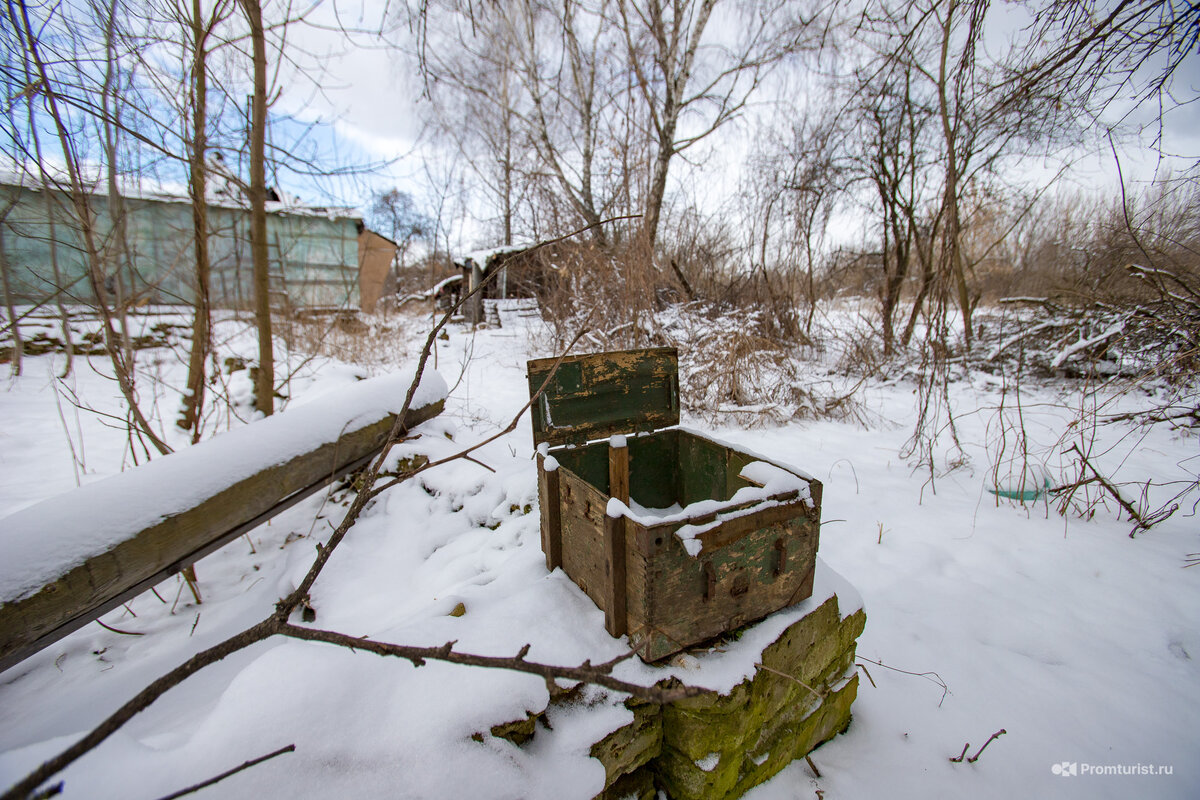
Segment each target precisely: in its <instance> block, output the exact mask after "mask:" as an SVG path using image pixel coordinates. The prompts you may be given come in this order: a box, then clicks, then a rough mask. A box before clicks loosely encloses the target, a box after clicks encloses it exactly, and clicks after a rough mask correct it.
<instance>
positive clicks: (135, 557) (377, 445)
mask: <svg viewBox="0 0 1200 800" xmlns="http://www.w3.org/2000/svg"><path fill="white" fill-rule="evenodd" d="M442 407H443V401H440V400H439V401H437V402H435V403H432V404H430V405H427V406H424V407H422V408H417V409H411V410H410V411H409V412H408V414H407V415H406V416H405V421H404V423H405V426H406V427H409V428H411V427H413V426H415V425H418V424H419V423H421V422H424V421H425V420H428V419H432V418H433V417H435V416H436V415H438V414H439V413H441V411H442ZM394 421H395V415H394V414H393V415H385V416H384V417H383V418H381V419H374V420H367V421H364V423H363V424H362V426H361V427H359V428H357V429H355V430H347V431H346V432H345V433H344V434H343V435H342V436H341V437H340V438H339V439H338V440H337V441H334V442H326V443H324V444H322V445H320V446H319V447H317V448H316V449H315V450H312V451H310V452H307V453H303V454H300V455H297V456H296V457H294V458H292V459H290V460H288V461H286V462H284V463H281V464H276V465H274V466H271V467H268V468H266V469H264V470H262V471H260V472H258V473H257V474H255V475H253V476H251V477H249V478H247V479H246V480H243V481H240V482H239V483H236V484H234V485H233V486H230V487H228V488H226V489H224V490H222V491H219V492H217V493H216V494H215V495H213V496H210V497H208V498H206V499H204V500H203V501H201V502H200V503H198V504H196V505H194V506H193V507H191V508H189V509H186V510H184V511H182V512H180V513H178V514H175V515H172V516H169V517H166V518H164V519H162V520H160V521H159V522H157V523H156V524H154V525H151V526H150V527H147V528H145V529H143V530H140V531H136V532H134V533H133V535H131V536H130V537H129V538H128V539H126V540H124V541H121V542H119V543H118V544H116V545H115V546H114V547H112V549H110V550H108V551H107V552H103V553H100V554H98V555H96V556H93V557H92V558H90V559H88V560H87V561H86V562H84V563H83V564H80V565H79V566H76V567H74V568H72V569H70V570H68V571H67V572H66V573H65V574H63V575H61V576H60V577H59V578H58V579H57V580H54V581H52V582H51V583H48V584H46V585H45V586H43V587H42V588H41V589H40V590H39V591H38V592H36V593H35V594H32V595H30V596H28V597H25V598H22V599H19V600H16V601H13V602H8V603H5V604H4V605H0V670H3V669H7V668H8V667H10V666H12V665H13V664H16V663H18V662H20V661H21V660H23V659H25V658H27V657H28V656H30V655H32V654H33V653H36V652H37V651H38V650H41V649H42V648H44V647H47V646H48V645H50V644H52V643H53V642H55V641H57V640H58V639H61V638H62V637H63V636H66V635H67V634H68V633H71V632H72V631H74V630H76V629H78V628H80V627H82V626H84V625H86V624H87V623H88V622H91V621H92V620H94V619H96V618H97V617H99V616H101V615H102V614H104V613H106V612H108V611H110V610H112V609H113V608H116V607H117V606H119V605H120V604H121V603H123V602H126V601H128V600H129V599H131V598H132V597H135V596H136V595H138V594H140V593H141V592H143V591H145V590H146V589H148V588H150V587H151V586H153V585H155V584H156V583H159V582H161V581H163V580H165V579H166V578H168V577H170V576H171V575H173V574H175V573H176V572H179V571H180V570H181V569H183V568H184V567H186V566H188V565H190V564H193V563H195V562H196V561H197V560H198V559H200V558H203V557H204V556H206V555H208V554H209V553H211V552H212V551H214V550H216V549H217V548H219V547H221V546H222V545H224V544H226V543H228V542H229V541H232V540H233V539H235V538H237V537H238V536H241V535H242V534H243V533H245V532H246V531H248V530H250V529H251V528H253V527H255V526H257V525H259V524H260V523H262V522H264V521H266V520H267V519H270V518H271V517H272V516H274V515H275V514H277V513H279V512H280V511H282V510H284V509H286V508H288V507H290V506H292V505H294V504H296V503H297V502H299V501H300V500H302V499H304V498H305V497H307V496H309V495H311V494H312V493H313V492H316V491H318V490H319V489H321V488H322V487H324V486H326V485H328V484H329V483H330V482H332V481H333V480H335V479H337V478H338V477H341V476H343V475H345V474H347V473H349V472H352V471H354V470H355V469H358V468H360V467H362V466H364V465H366V464H367V463H368V462H369V461H370V459H371V458H372V457H373V456H374V455H376V454H377V453H378V452H379V450H380V449H381V448H382V446H383V443H384V441H385V440H386V438H387V434H388V432H389V431H390V430H391V428H392V425H393V423H394ZM198 447H203V445H198Z"/></svg>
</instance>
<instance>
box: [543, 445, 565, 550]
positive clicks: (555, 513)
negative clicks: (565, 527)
mask: <svg viewBox="0 0 1200 800" xmlns="http://www.w3.org/2000/svg"><path fill="white" fill-rule="evenodd" d="M537 461H538V472H539V473H540V474H541V476H542V480H541V481H539V488H540V490H541V496H540V497H539V498H538V502H539V505H541V508H542V552H543V553H545V554H546V569H548V570H551V571H553V570H554V569H555V568H556V567H561V566H562V495H561V494H560V490H559V484H558V467H557V466H556V467H555V468H554V469H551V470H547V469H546V457H545V456H543V455H542V454H541V453H538V457H537Z"/></svg>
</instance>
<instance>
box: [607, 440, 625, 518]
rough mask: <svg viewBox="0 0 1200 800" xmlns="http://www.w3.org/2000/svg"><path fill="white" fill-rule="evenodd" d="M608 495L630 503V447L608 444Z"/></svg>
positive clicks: (622, 444)
mask: <svg viewBox="0 0 1200 800" xmlns="http://www.w3.org/2000/svg"><path fill="white" fill-rule="evenodd" d="M608 496H609V497H612V498H613V499H615V500H620V501H621V502H622V503H624V504H625V505H629V448H628V447H626V446H625V444H624V443H623V442H622V443H621V445H620V446H619V447H616V446H613V445H612V444H610V445H609V446H608Z"/></svg>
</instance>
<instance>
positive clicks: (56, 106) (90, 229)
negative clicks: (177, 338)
mask: <svg viewBox="0 0 1200 800" xmlns="http://www.w3.org/2000/svg"><path fill="white" fill-rule="evenodd" d="M7 11H8V18H9V22H10V23H11V24H12V26H13V28H14V29H15V30H16V31H17V32H18V37H19V39H20V42H21V46H22V50H23V54H24V57H25V58H26V59H28V63H29V64H30V68H31V70H32V72H33V73H34V75H35V77H36V79H37V81H38V84H37V85H36V86H35V87H32V88H31V91H36V92H38V93H40V94H41V96H42V97H43V98H44V100H45V108H46V111H47V113H48V115H49V117H50V121H51V123H52V125H53V129H54V132H55V137H56V139H57V140H58V143H59V148H60V150H61V153H62V157H63V161H64V162H65V164H66V169H67V175H68V183H67V185H66V187H65V193H66V195H67V197H68V199H69V201H70V203H71V210H72V212H73V221H74V223H75V225H76V226H77V229H78V232H79V236H80V239H81V243H82V249H83V256H84V258H85V259H86V262H87V270H88V278H89V280H90V282H91V288H92V292H93V294H94V296H95V299H96V304H97V308H98V309H99V310H100V312H101V318H102V319H101V321H102V330H103V335H104V341H105V347H106V349H107V350H108V354H109V357H110V359H111V361H112V364H113V369H114V372H115V374H116V379H117V384H118V386H119V387H120V389H121V393H122V395H123V396H124V398H125V402H126V404H127V406H128V410H129V413H130V415H131V417H132V421H133V426H132V428H131V431H134V432H136V433H138V434H139V435H141V436H144V437H145V438H146V439H148V440H149V441H150V443H151V444H152V445H153V446H154V447H155V449H157V450H158V451H159V452H160V453H162V454H166V453H169V452H171V448H170V447H169V446H168V445H167V444H166V442H165V441H163V439H162V437H161V436H159V435H158V434H157V433H155V431H154V429H153V426H151V424H150V422H149V420H147V419H146V416H145V415H144V414H143V412H142V410H141V408H140V406H139V404H138V399H137V395H136V392H135V388H134V383H133V374H134V364H133V362H132V359H131V358H130V357H128V356H127V355H126V350H125V348H124V347H123V346H122V341H121V337H120V336H119V335H118V333H117V331H116V328H115V326H114V318H113V313H112V310H111V309H110V308H109V306H108V302H107V300H106V297H105V292H106V288H105V282H106V277H105V266H106V262H107V260H108V259H107V257H106V253H105V250H104V244H103V242H102V241H101V237H100V234H99V231H98V228H97V220H96V213H95V210H94V208H93V205H92V192H91V190H90V187H89V186H87V185H86V182H85V178H84V176H83V173H82V167H81V160H80V157H79V153H78V149H77V137H76V135H75V134H74V133H73V132H72V131H71V130H70V129H69V128H68V126H67V121H66V120H67V118H66V116H65V114H64V112H63V109H62V107H61V103H60V94H59V87H58V83H57V82H56V81H55V80H54V79H53V78H52V76H51V74H50V70H49V68H48V66H47V63H46V60H45V59H44V58H43V56H42V45H41V42H40V40H39V36H38V31H37V28H35V26H34V25H33V24H32V22H31V20H30V16H29V11H28V8H27V7H25V6H23V5H22V6H20V7H18V6H17V5H16V4H15V3H14V2H13V0H9V2H8V4H7ZM30 135H31V136H32V137H34V138H35V139H36V138H37V137H38V126H37V125H36V124H31V125H30ZM39 168H40V169H41V171H42V176H43V181H44V182H45V183H49V176H48V172H47V167H46V166H45V165H44V164H41V165H39Z"/></svg>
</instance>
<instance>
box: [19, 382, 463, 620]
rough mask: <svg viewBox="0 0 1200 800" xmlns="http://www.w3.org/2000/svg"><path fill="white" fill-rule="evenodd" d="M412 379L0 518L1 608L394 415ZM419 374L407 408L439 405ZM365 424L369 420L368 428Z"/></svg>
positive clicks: (435, 386) (435, 391)
mask: <svg viewBox="0 0 1200 800" xmlns="http://www.w3.org/2000/svg"><path fill="white" fill-rule="evenodd" d="M412 377H413V375H412V373H411V372H405V373H397V374H392V375H383V376H380V377H377V378H371V379H369V380H365V381H362V382H361V383H358V384H355V385H354V386H353V387H352V388H351V389H349V390H347V391H342V392H338V393H336V394H334V395H330V396H326V397H320V398H317V399H315V400H313V401H312V402H310V403H306V404H305V405H303V406H300V407H298V408H293V409H289V410H287V411H284V412H283V413H280V414H276V415H275V416H271V417H267V418H266V419H263V420H259V421H257V422H254V423H252V424H250V425H246V426H244V427H240V428H235V429H234V430H231V431H227V432H225V433H221V434H220V435H218V436H215V437H213V438H212V439H209V440H206V441H204V442H201V443H200V444H197V445H194V446H192V447H189V448H187V449H184V450H180V451H178V452H175V453H172V454H171V455H169V456H164V457H161V458H157V459H155V460H153V461H150V462H149V463H146V464H143V465H141V466H139V467H135V468H134V469H131V470H127V471H125V472H122V473H119V474H117V475H113V476H111V477H108V478H105V479H103V480H100V481H96V482H95V483H89V484H86V485H85V486H82V487H80V488H78V489H74V490H72V491H70V492H67V493H65V494H61V495H58V496H56V497H51V498H48V499H46V500H43V501H42V502H40V503H36V504H34V505H32V506H29V507H27V508H24V509H22V510H21V511H18V512H17V513H15V514H13V515H11V516H8V517H5V518H4V519H0V552H3V554H4V559H3V562H2V566H0V604H4V603H11V602H16V601H18V600H22V599H24V598H26V597H28V596H30V595H32V594H33V593H34V592H36V591H37V590H38V589H40V588H41V587H42V586H44V585H45V584H47V583H49V582H51V581H53V580H55V579H56V578H59V577H60V576H62V575H64V574H66V573H67V572H68V571H70V570H71V569H72V568H74V567H77V566H79V565H80V564H82V563H84V562H85V561H87V560H88V559H89V558H92V557H93V556H97V555H100V554H101V553H104V552H107V551H108V550H110V549H112V548H113V547H114V546H116V545H117V544H119V543H120V542H122V541H124V540H125V539H128V538H129V537H130V536H132V535H134V534H136V533H137V532H139V531H141V530H144V529H145V528H148V527H150V526H151V525H154V524H155V523H157V522H159V521H160V520H162V519H165V518H167V517H169V516H172V515H174V514H178V513H180V512H182V511H185V510H187V509H188V508H191V507H193V506H195V505H196V504H198V503H199V502H201V501H203V500H204V499H206V498H208V497H212V496H213V495H215V494H217V493H218V492H220V491H222V490H224V489H226V488H228V487H230V486H233V485H234V484H236V483H238V482H239V481H242V480H245V479H246V478H249V477H250V476H252V475H255V474H257V473H258V472H261V471H262V470H264V469H267V468H268V467H272V466H274V465H276V464H281V463H284V462H286V461H288V460H289V459H292V458H294V457H296V456H298V455H301V454H302V453H305V452H308V451H310V450H315V449H316V448H317V447H319V446H320V445H322V444H324V443H326V442H332V441H336V440H337V439H338V437H339V436H340V435H341V434H342V433H343V431H345V430H347V429H350V428H351V426H352V425H353V424H354V423H355V422H356V421H360V420H363V419H368V420H370V421H371V422H374V421H376V420H379V419H382V418H383V417H385V416H386V415H388V414H394V413H397V412H399V411H400V409H401V408H402V407H403V405H404V396H405V394H407V392H408V387H409V385H410V384H411V383H412ZM446 394H447V388H446V382H445V380H444V379H443V378H442V376H441V375H439V374H438V373H437V372H434V371H432V370H425V372H424V374H423V375H422V378H421V385H420V386H419V387H418V388H417V392H416V394H415V395H414V396H413V401H412V407H413V408H422V407H424V406H428V405H431V404H433V403H436V402H438V401H440V400H443V399H445V397H446ZM367 424H369V423H367Z"/></svg>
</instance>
